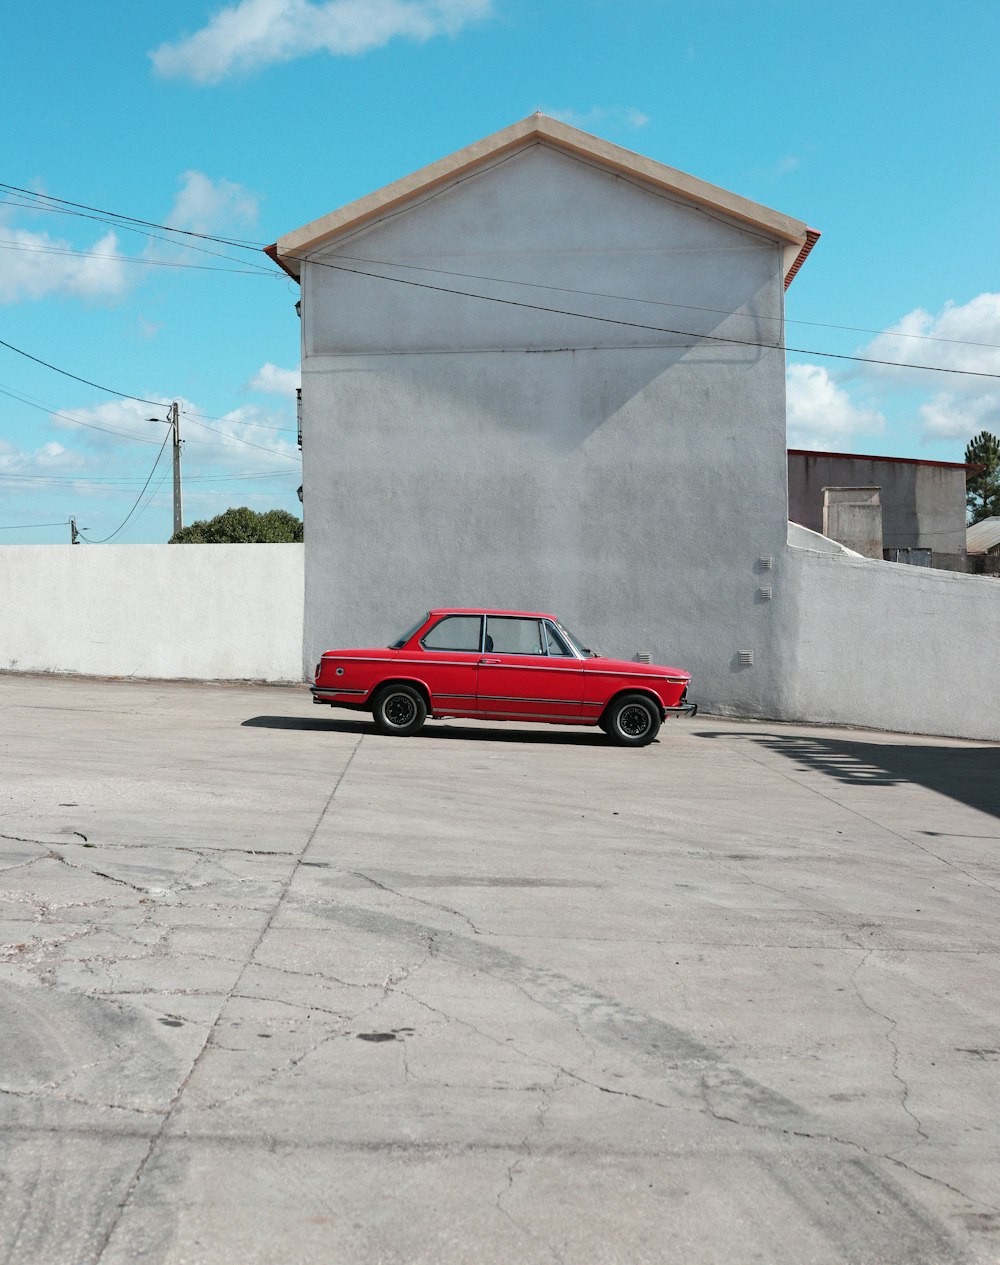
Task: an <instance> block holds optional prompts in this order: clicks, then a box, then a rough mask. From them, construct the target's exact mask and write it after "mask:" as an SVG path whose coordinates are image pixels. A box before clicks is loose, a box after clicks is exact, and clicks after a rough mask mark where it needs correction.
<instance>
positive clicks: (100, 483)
mask: <svg viewBox="0 0 1000 1265" xmlns="http://www.w3.org/2000/svg"><path fill="white" fill-rule="evenodd" d="M153 442H154V443H155V442H156V441H155V440H154V441H153ZM220 447H222V445H220ZM298 474H299V472H298V471H297V470H259V471H257V472H256V473H254V474H219V473H217V474H190V475H185V476H184V483H185V485H187V484H189V483H210V482H214V483H235V482H244V481H246V480H248V479H287V478H298ZM7 479H17V480H19V481H23V482H25V483H46V484H48V483H55V484H60V483H75V484H92V485H94V486H95V487H107V488H109V489H120V490H122V491H124V490H125V489H124V488H121V485H122V484H128V483H141V482H142V475H139V476H134V475H120V476H107V477H104V478H102V477H100V476H97V475H87V474H22V473H20V472H19V471H16V470H14V471H6V470H2V471H0V480H7Z"/></svg>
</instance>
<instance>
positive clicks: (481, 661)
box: [479, 659, 503, 667]
mask: <svg viewBox="0 0 1000 1265" xmlns="http://www.w3.org/2000/svg"><path fill="white" fill-rule="evenodd" d="M484 663H503V659H480V660H479V666H480V667H482V666H483V664H484Z"/></svg>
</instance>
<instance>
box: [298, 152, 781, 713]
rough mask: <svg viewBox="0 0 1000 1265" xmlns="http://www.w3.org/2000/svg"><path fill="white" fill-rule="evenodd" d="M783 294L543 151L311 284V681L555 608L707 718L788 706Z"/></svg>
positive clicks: (316, 275) (774, 269)
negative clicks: (776, 601)
mask: <svg viewBox="0 0 1000 1265" xmlns="http://www.w3.org/2000/svg"><path fill="white" fill-rule="evenodd" d="M362 260H363V261H368V262H359V261H362ZM374 260H377V261H382V262H380V263H372V262H371V261H374ZM330 265H332V266H330ZM341 267H344V268H347V269H353V270H355V271H342V270H341ZM357 270H366V271H369V272H379V273H382V274H383V275H384V276H386V277H390V276H394V277H399V278H401V279H403V280H404V281H417V282H420V283H429V284H431V285H435V286H445V287H451V288H453V289H459V290H466V291H474V292H476V293H480V294H490V295H495V296H496V297H502V298H504V299H506V300H513V301H514V302H515V303H517V302H521V303H527V304H542V305H544V306H550V307H559V308H563V309H569V310H572V311H575V312H587V313H594V314H599V315H602V316H605V317H613V318H616V319H622V320H626V321H631V322H633V323H639V324H648V325H655V326H661V327H663V329H660V330H649V329H637V328H634V327H633V326H627V325H625V326H623V325H617V324H607V323H602V322H594V321H590V320H582V319H580V318H579V317H572V316H564V315H554V314H552V313H550V312H538V311H535V310H531V309H530V308H527V307H517V306H509V305H507V304H503V303H500V304H497V303H491V302H484V301H482V300H479V299H474V298H468V297H462V296H459V295H455V294H447V293H440V292H437V291H435V290H428V289H425V288H420V286H412V285H408V284H396V283H395V282H393V281H388V280H382V279H378V278H375V279H373V278H371V277H361V276H358V275H356V271H357ZM484 277H485V278H493V279H495V280H491V281H484V280H482V278H484ZM782 279H783V274H782V244H781V243H779V242H778V241H777V240H776V239H774V238H770V237H768V236H767V235H765V234H762V233H760V232H759V231H757V230H751V229H749V228H747V227H746V226H745V225H743V226H740V225H736V224H732V223H729V222H726V221H725V219H724V218H722V217H720V216H719V215H717V214H715V213H708V212H706V211H704V210H701V209H699V208H697V207H695V206H693V205H691V204H687V203H685V202H683V201H681V200H678V199H677V198H673V197H665V196H663V194H662V192H658V191H655V190H652V189H650V188H647V187H645V186H643V185H642V183H641V181H638V180H636V181H633V180H625V179H622V178H620V177H619V176H618V175H616V174H615V173H612V172H610V171H608V170H606V169H604V168H601V167H599V166H597V165H595V164H593V163H591V162H588V161H585V160H582V159H579V158H576V157H572V156H570V155H568V154H566V153H563V152H560V151H557V150H555V149H553V148H551V147H550V146H547V145H544V144H543V145H531V146H529V147H527V148H526V149H524V150H522V151H520V152H517V153H515V154H513V155H510V154H508V155H505V156H504V158H503V159H502V160H500V161H498V162H497V163H496V164H495V165H494V166H492V167H489V168H487V169H485V170H483V171H480V172H479V173H477V174H476V175H474V176H472V177H467V178H465V179H463V180H462V181H461V182H459V183H458V184H456V185H454V186H452V187H449V188H447V189H444V190H442V189H436V190H434V192H433V194H432V195H429V196H428V197H427V198H426V199H425V200H424V201H423V202H421V203H419V204H417V205H415V206H411V207H408V208H407V209H406V210H405V211H403V212H401V213H399V212H394V213H392V214H389V215H387V216H385V218H384V219H382V220H380V221H377V222H375V223H374V224H372V225H369V226H367V227H365V228H363V229H361V230H359V231H357V232H355V233H354V234H352V235H350V236H347V237H345V238H342V239H340V240H338V241H337V242H336V243H335V244H334V245H331V246H329V247H327V248H326V249H325V250H323V251H321V252H319V253H318V255H317V256H316V261H315V262H308V263H306V264H304V265H303V302H302V315H303V352H304V359H303V378H302V397H303V474H304V498H305V503H304V517H305V522H306V545H305V548H306V639H305V661H306V663H307V664H311V663H312V662H313V661H314V660H315V658H316V656H317V655H318V654H319V653H320V652H322V651H323V650H327V649H331V648H333V647H338V646H340V647H344V646H364V645H372V644H375V645H378V644H382V645H385V644H387V643H388V642H390V641H391V640H393V638H395V637H397V636H399V634H400V633H402V632H403V631H404V630H405V629H406V628H407V627H409V626H410V625H411V624H412V623H413V622H414V620H416V619H418V618H419V617H420V616H421V615H422V614H423V613H424V612H425V611H427V610H428V609H429V608H431V607H432V606H437V605H460V606H461V605H469V606H474V605H486V606H496V607H507V608H520V609H535V610H545V611H551V612H552V613H554V614H556V615H558V616H559V617H560V618H561V619H563V620H564V621H565V622H566V624H567V626H568V627H570V628H571V629H573V630H574V631H577V632H578V633H579V635H580V636H581V637H583V638H584V639H585V641H586V643H587V644H588V645H592V646H595V647H598V648H600V649H601V650H602V651H604V652H605V653H607V654H614V655H621V656H623V657H626V658H631V657H632V656H634V655H635V654H636V652H637V651H645V652H647V653H649V654H651V655H652V657H653V661H654V662H661V663H667V664H672V665H677V666H680V667H683V668H686V669H688V670H689V671H691V672H692V673H693V674H694V686H693V689H692V694H693V696H694V697H696V698H697V699H698V700H699V701H700V702H701V703H702V704H703V705H705V706H706V707H708V708H712V707H715V706H721V705H724V704H728V705H733V706H738V707H739V708H740V709H741V710H742V711H743V712H744V713H746V714H754V713H757V714H759V713H760V712H761V711H762V710H765V709H766V708H767V707H768V706H770V705H772V700H773V697H774V694H775V692H776V690H778V689H780V686H781V682H782V680H783V677H784V671H783V668H784V664H783V659H784V654H785V649H786V648H785V645H784V642H783V639H782V638H781V637H780V636H779V635H778V630H777V625H776V622H775V611H774V607H773V604H770V603H768V602H767V601H766V600H763V599H762V598H761V596H760V594H759V593H758V588H759V587H760V575H759V569H760V564H759V559H760V557H762V556H773V557H776V558H779V560H780V554H781V553H783V551H784V548H785V537H786V532H787V526H786V524H787V510H786V505H787V490H786V440H785V396H784V356H783V353H782V352H781V351H780V350H777V349H774V348H772V347H771V346H768V345H767V344H769V343H774V342H780V328H781V317H782V311H783V309H782V302H783V293H782ZM608 296H627V297H624V298H623V297H618V298H616V297H608ZM639 300H643V301H639ZM677 331H682V332H677ZM727 337H728V338H735V339H742V340H750V341H752V342H759V343H761V344H765V345H764V346H746V345H738V344H734V343H731V342H725V341H715V339H717V338H722V339H725V338H727ZM753 647H756V650H757V654H756V667H755V671H754V672H743V671H740V670H739V669H738V666H737V655H738V652H739V651H740V650H742V649H744V648H753Z"/></svg>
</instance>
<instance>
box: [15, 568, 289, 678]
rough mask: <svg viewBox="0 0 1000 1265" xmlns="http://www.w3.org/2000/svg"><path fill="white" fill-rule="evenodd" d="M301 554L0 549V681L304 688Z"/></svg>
mask: <svg viewBox="0 0 1000 1265" xmlns="http://www.w3.org/2000/svg"><path fill="white" fill-rule="evenodd" d="M302 608H303V547H302V545H291V544H286V545H102V546H100V547H89V546H83V545H77V546H72V545H13V546H5V547H3V548H0V670H4V671H19V672H79V673H84V674H87V675H91V676H136V677H153V678H161V679H163V678H194V679H207V680H261V681H300V680H302Z"/></svg>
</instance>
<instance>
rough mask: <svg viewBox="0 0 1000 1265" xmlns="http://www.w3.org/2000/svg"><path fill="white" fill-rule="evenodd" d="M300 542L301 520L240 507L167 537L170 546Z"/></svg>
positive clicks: (276, 513) (281, 512) (284, 511)
mask: <svg viewBox="0 0 1000 1265" xmlns="http://www.w3.org/2000/svg"><path fill="white" fill-rule="evenodd" d="M301 539H302V520H301V519H299V518H296V517H295V515H294V514H289V512H288V511H287V510H267V511H265V513H263V514H258V513H257V512H256V510H252V509H247V507H246V506H245V505H241V506H240V507H239V508H238V509H228V510H226V511H225V513H223V514H217V515H216V516H215V518H208V519H204V518H202V519H199V520H198V521H197V522H194V523H192V524H191V525H190V526H189V527H182V528H181V530H180V531H178V532H174V534H173V535H172V536H171V537H170V542H169V543H170V544H172V545H284V544H293V543H295V542H296V541H300V540H301Z"/></svg>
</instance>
